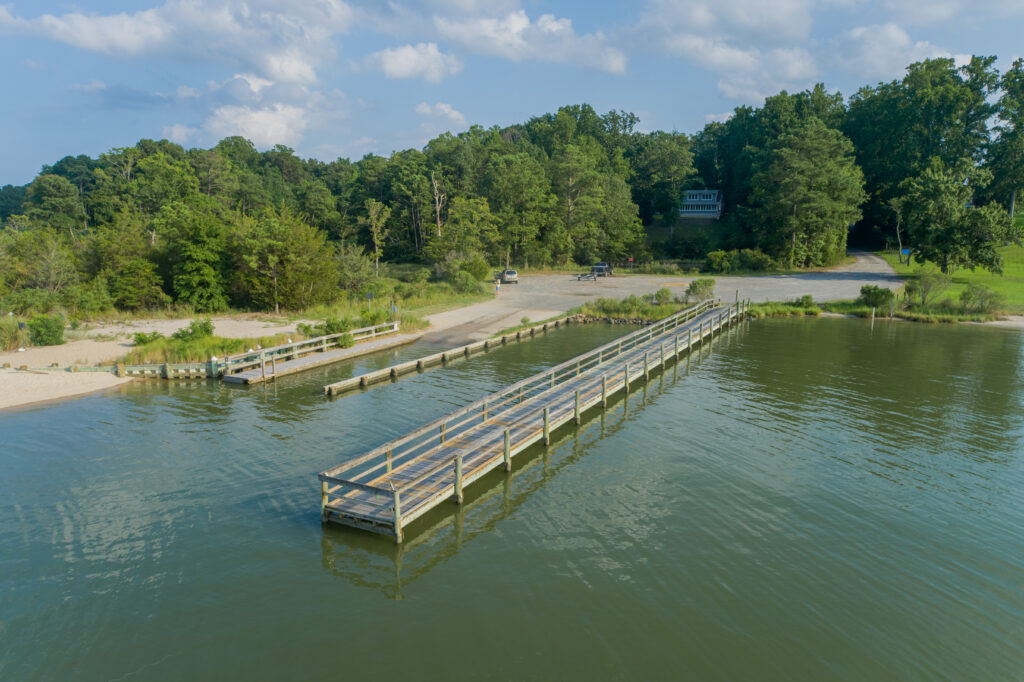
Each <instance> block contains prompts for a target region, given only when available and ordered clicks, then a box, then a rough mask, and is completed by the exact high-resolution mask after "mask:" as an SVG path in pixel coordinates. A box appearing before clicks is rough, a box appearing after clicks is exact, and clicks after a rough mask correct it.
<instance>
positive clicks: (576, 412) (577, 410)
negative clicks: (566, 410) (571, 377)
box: [573, 389, 580, 425]
mask: <svg viewBox="0 0 1024 682" xmlns="http://www.w3.org/2000/svg"><path fill="white" fill-rule="evenodd" d="M573 416H574V417H575V418H576V424H577V425H579V423H580V391H579V389H576V402H575V405H574V408H573Z"/></svg>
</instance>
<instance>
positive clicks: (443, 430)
mask: <svg viewBox="0 0 1024 682" xmlns="http://www.w3.org/2000/svg"><path fill="white" fill-rule="evenodd" d="M447 426H448V424H441V442H442V443H443V442H444V441H445V439H446V438H447V436H446V435H445V428H446V427H447Z"/></svg>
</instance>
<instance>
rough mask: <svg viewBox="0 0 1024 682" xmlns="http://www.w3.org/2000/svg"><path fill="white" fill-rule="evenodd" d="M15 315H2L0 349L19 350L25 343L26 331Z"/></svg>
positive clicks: (0, 319) (0, 318)
mask: <svg viewBox="0 0 1024 682" xmlns="http://www.w3.org/2000/svg"><path fill="white" fill-rule="evenodd" d="M18 322H19V321H18V319H17V318H15V317H10V316H5V317H0V350H18V349H19V348H21V347H22V346H24V345H25V333H24V332H23V331H22V330H21V327H20V325H19V324H18Z"/></svg>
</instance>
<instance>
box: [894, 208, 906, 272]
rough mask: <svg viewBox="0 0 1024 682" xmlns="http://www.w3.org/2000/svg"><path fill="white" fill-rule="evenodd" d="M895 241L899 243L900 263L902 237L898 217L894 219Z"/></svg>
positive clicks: (901, 258)
mask: <svg viewBox="0 0 1024 682" xmlns="http://www.w3.org/2000/svg"><path fill="white" fill-rule="evenodd" d="M896 243H897V244H899V251H900V252H899V257H900V263H903V237H902V236H900V219H899V218H897V219H896ZM908 260H909V259H908ZM908 265H909V263H908Z"/></svg>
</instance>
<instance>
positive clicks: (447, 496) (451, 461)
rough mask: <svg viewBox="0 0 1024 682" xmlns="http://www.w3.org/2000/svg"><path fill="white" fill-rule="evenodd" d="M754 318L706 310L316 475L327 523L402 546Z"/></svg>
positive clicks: (732, 308) (711, 306)
mask: <svg viewBox="0 0 1024 682" xmlns="http://www.w3.org/2000/svg"><path fill="white" fill-rule="evenodd" d="M748 309H749V302H746V301H744V302H737V303H735V304H733V305H729V306H723V305H721V303H720V302H717V301H705V302H703V303H701V304H698V305H697V306H694V307H693V308H689V309H687V310H684V311H682V312H679V313H676V314H674V315H671V316H669V317H667V318H665V319H664V320H661V321H659V322H657V323H655V324H652V325H650V326H648V327H645V328H643V329H641V330H638V331H636V332H633V333H631V334H628V335H626V336H624V337H623V338H621V339H619V340H616V341H613V342H612V343H609V344H606V345H604V346H601V347H600V348H598V349H596V350H593V351H590V352H589V353H585V354H583V355H580V356H577V357H575V358H573V359H572V360H569V361H568V362H564V363H562V364H560V365H558V366H556V367H553V368H551V369H550V370H547V371H545V372H542V373H540V374H537V375H534V376H532V377H530V378H528V379H525V380H523V381H520V382H518V383H516V384H513V385H511V386H509V387H507V388H505V389H504V390H502V391H499V392H497V393H494V394H491V395H489V396H486V397H485V398H483V399H481V400H478V401H476V402H474V403H473V404H471V405H468V406H466V407H464V408H462V409H460V410H457V411H455V412H453V413H451V414H448V415H446V416H444V417H441V418H440V419H437V420H435V421H433V422H431V423H430V424H427V425H425V426H422V427H420V428H419V429H416V430H415V431H413V432H412V433H409V434H407V435H405V436H403V437H401V438H398V439H396V440H393V441H391V442H389V443H385V444H384V445H381V446H380V447H377V448H375V449H373V450H371V451H370V452H368V453H366V454H364V455H362V456H359V457H356V458H355V459H352V460H350V461H348V462H345V463H344V464H341V465H338V466H336V467H333V468H331V469H328V470H326V471H324V472H322V473H321V474H320V475H319V480H320V498H321V499H320V509H321V518H322V520H323V521H324V522H334V523H340V524H343V525H347V526H353V527H355V528H361V529H364V530H368V531H371V532H374V533H379V534H381V535H389V536H392V537H394V538H395V541H396V542H399V543H400V542H402V538H403V528H405V527H406V526H408V524H410V523H411V522H412V521H414V520H416V519H417V518H419V517H421V516H422V515H424V514H426V513H427V512H428V511H430V510H431V509H433V508H435V507H437V506H438V505H440V504H442V503H443V502H445V501H447V500H454V501H455V502H457V503H459V504H461V503H462V499H463V489H464V488H465V486H467V485H469V484H471V483H472V482H473V481H475V480H477V479H479V478H481V477H482V476H484V475H486V474H487V473H489V472H490V471H492V470H494V469H496V468H499V467H504V469H505V470H506V471H511V470H512V459H513V458H514V457H515V456H516V455H517V454H518V453H520V452H522V451H523V450H525V449H526V448H528V447H530V446H531V445H533V444H534V443H538V442H543V443H544V444H548V443H550V442H551V433H552V432H553V431H555V429H557V428H558V427H560V426H562V425H563V424H567V423H569V422H575V423H577V424H578V423H579V422H580V420H581V418H582V414H583V413H584V412H585V411H587V410H588V409H591V408H593V407H595V406H598V405H601V406H605V405H607V402H608V398H609V396H612V395H614V394H615V393H617V392H619V391H625V392H627V393H628V392H629V390H630V385H631V384H632V383H634V382H636V381H637V380H639V379H641V378H642V379H645V380H646V379H647V378H648V377H649V375H650V372H651V370H652V369H656V368H658V367H662V366H664V365H665V363H666V362H669V361H674V360H676V359H677V358H678V357H679V356H680V354H682V353H686V352H689V350H690V349H691V348H692V347H693V346H694V345H695V344H698V343H703V342H704V339H706V338H708V337H710V336H712V335H713V334H715V332H717V331H719V330H721V329H723V328H724V327H725V326H727V325H730V324H732V323H734V322H735V321H736V320H739V319H741V318H742V317H743V316H744V315H745V314H746V313H747V311H748Z"/></svg>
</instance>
